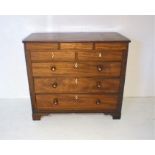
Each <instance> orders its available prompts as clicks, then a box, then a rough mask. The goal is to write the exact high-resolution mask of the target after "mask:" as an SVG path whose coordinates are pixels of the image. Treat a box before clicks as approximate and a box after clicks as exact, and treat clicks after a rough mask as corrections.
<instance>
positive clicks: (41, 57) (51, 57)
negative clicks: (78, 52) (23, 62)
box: [30, 50, 75, 62]
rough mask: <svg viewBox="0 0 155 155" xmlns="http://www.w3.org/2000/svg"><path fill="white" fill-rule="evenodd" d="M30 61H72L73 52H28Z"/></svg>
mask: <svg viewBox="0 0 155 155" xmlns="http://www.w3.org/2000/svg"><path fill="white" fill-rule="evenodd" d="M30 54H31V60H32V61H39V62H40V61H74V60H75V51H61V50H59V51H55V50H51V52H48V51H46V52H45V51H42V52H35V51H33V52H30Z"/></svg>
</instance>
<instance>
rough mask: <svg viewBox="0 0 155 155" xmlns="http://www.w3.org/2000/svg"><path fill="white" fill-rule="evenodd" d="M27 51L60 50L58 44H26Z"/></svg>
mask: <svg viewBox="0 0 155 155" xmlns="http://www.w3.org/2000/svg"><path fill="white" fill-rule="evenodd" d="M25 46H26V49H27V50H46V49H47V50H50V49H51V50H53V49H58V43H38V42H36V43H26V44H25Z"/></svg>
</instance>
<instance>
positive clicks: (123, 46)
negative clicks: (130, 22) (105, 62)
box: [95, 42, 128, 50]
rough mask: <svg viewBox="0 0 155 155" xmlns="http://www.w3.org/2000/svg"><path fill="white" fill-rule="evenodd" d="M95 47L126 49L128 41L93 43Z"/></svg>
mask: <svg viewBox="0 0 155 155" xmlns="http://www.w3.org/2000/svg"><path fill="white" fill-rule="evenodd" d="M95 49H102V50H127V49H128V43H119V42H113V43H95Z"/></svg>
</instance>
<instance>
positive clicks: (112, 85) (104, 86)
mask: <svg viewBox="0 0 155 155" xmlns="http://www.w3.org/2000/svg"><path fill="white" fill-rule="evenodd" d="M119 84H120V80H119V79H103V78H76V77H75V78H61V77H55V78H35V79H34V87H35V93H100V92H105V93H118V91H119Z"/></svg>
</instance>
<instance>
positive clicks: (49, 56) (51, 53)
mask: <svg viewBox="0 0 155 155" xmlns="http://www.w3.org/2000/svg"><path fill="white" fill-rule="evenodd" d="M123 52H124V51H123V50H32V51H31V52H30V54H31V60H32V61H74V60H75V57H77V59H78V60H79V61H122V54H123ZM76 54H77V55H76Z"/></svg>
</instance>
